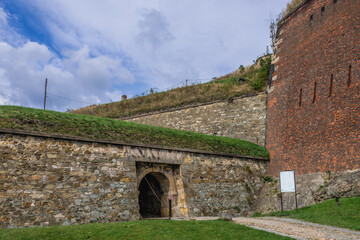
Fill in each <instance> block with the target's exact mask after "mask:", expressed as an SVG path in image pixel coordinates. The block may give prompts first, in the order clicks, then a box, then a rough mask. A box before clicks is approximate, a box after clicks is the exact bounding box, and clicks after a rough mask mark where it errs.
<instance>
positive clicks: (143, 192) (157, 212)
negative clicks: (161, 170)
mask: <svg viewBox="0 0 360 240" xmlns="http://www.w3.org/2000/svg"><path fill="white" fill-rule="evenodd" d="M139 191H140V194H139V206H140V215H141V216H142V217H143V218H150V217H161V195H162V191H161V187H160V183H159V181H158V180H157V179H156V177H154V176H153V175H151V174H150V173H149V174H147V175H146V176H145V177H144V178H143V179H142V180H141V182H140V185H139Z"/></svg>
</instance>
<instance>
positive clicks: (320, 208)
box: [262, 197, 360, 231]
mask: <svg viewBox="0 0 360 240" xmlns="http://www.w3.org/2000/svg"><path fill="white" fill-rule="evenodd" d="M262 216H277V217H281V216H286V217H290V218H295V219H300V220H304V221H308V222H314V223H318V224H325V225H330V226H334V227H343V228H350V229H354V230H358V231H360V197H352V198H340V204H339V206H338V207H337V206H336V204H335V200H334V199H331V200H327V201H324V202H321V203H317V204H315V205H312V206H307V207H303V208H300V209H299V211H298V212H296V210H293V211H284V212H275V213H269V214H264V215H262Z"/></svg>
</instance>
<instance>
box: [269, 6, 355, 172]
mask: <svg viewBox="0 0 360 240" xmlns="http://www.w3.org/2000/svg"><path fill="white" fill-rule="evenodd" d="M359 12H360V1H358V0H337V1H334V0H310V1H308V2H307V3H306V4H304V5H303V6H302V7H301V8H300V9H298V10H297V11H296V12H295V13H293V14H291V15H290V16H288V17H287V18H286V19H285V21H284V22H283V23H282V26H281V27H280V28H279V32H278V38H277V43H276V50H275V53H276V54H275V55H274V56H273V64H274V69H275V71H274V73H273V76H272V83H271V86H269V91H268V119H267V148H268V150H269V152H270V156H271V163H270V172H271V173H272V174H274V175H278V172H279V171H281V170H286V169H292V170H295V171H296V172H297V173H299V174H305V173H313V172H326V171H345V170H351V169H359V168H360V88H359V87H360V14H359Z"/></svg>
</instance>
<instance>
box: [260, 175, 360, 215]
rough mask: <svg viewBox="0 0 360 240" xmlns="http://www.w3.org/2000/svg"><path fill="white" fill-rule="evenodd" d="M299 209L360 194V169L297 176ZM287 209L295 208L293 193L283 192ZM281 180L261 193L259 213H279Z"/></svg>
mask: <svg viewBox="0 0 360 240" xmlns="http://www.w3.org/2000/svg"><path fill="white" fill-rule="evenodd" d="M296 191H297V200H298V206H299V207H304V206H308V205H312V204H315V203H317V202H320V201H324V200H327V199H331V198H335V197H337V196H338V197H351V196H358V195H360V170H354V171H347V172H327V173H311V174H301V175H297V176H296ZM283 204H284V205H283V206H284V210H292V209H295V195H294V193H283ZM280 206H281V203H280V183H279V179H276V178H275V179H274V180H273V181H272V182H267V183H266V184H265V185H264V188H263V190H262V192H261V194H260V201H259V206H258V209H257V211H259V212H262V213H267V212H274V211H280V210H281V208H280Z"/></svg>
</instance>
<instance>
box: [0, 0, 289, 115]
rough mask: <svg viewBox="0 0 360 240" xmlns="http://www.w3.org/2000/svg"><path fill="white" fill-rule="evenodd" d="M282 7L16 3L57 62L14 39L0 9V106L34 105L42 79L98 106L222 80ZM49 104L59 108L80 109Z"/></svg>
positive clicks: (142, 0) (255, 46) (245, 58)
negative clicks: (28, 13)
mask: <svg viewBox="0 0 360 240" xmlns="http://www.w3.org/2000/svg"><path fill="white" fill-rule="evenodd" d="M287 1H288V0H278V1H273V0H258V1H248V0H227V1H223V0H198V1H193V0H182V1H172V0H153V1H149V0H132V1H116V0H104V1H101V3H100V2H99V1H97V0H77V1H73V0H53V1H45V0H33V1H22V4H23V7H25V8H26V7H29V6H30V7H31V9H35V10H36V11H35V12H36V13H37V14H39V16H40V19H41V22H39V24H40V25H41V26H42V28H43V29H44V31H46V32H48V34H49V39H52V44H53V45H52V46H48V47H51V49H56V50H57V51H59V52H60V53H61V54H62V55H63V56H61V57H58V56H57V55H56V54H54V53H53V52H51V51H50V50H49V48H48V47H47V46H45V45H42V44H39V43H35V42H31V41H29V40H28V39H26V37H23V36H21V35H19V34H18V33H16V31H15V30H14V29H12V28H10V27H9V25H8V21H7V19H9V18H10V17H11V16H9V14H7V13H6V12H5V11H4V10H3V9H1V8H0V42H1V41H2V43H1V44H0V54H6V55H1V56H2V57H1V59H0V69H2V71H3V72H2V74H1V75H0V85H2V83H3V84H5V85H6V84H10V85H11V89H12V90H11V91H10V90H9V91H8V92H7V93H6V94H7V95H6V94H2V95H0V96H1V98H0V101H2V102H4V101H5V100H1V99H6V101H8V102H9V101H10V102H11V103H16V104H19V103H20V104H22V105H26V106H37V107H39V106H41V102H42V94H43V93H42V91H43V81H44V79H45V78H46V77H48V78H49V91H50V93H53V94H56V95H59V96H63V97H67V98H73V99H77V100H79V101H82V102H88V103H97V102H98V101H100V102H104V101H105V102H107V101H109V99H111V100H113V101H115V100H119V99H120V96H121V94H127V95H128V96H131V95H135V94H139V93H141V92H143V91H144V90H145V89H149V88H150V87H156V88H160V89H165V88H167V87H169V86H172V85H174V84H175V83H177V82H180V81H183V80H185V79H194V78H195V79H196V78H211V77H214V76H220V75H223V74H226V73H228V72H230V71H233V70H235V69H236V68H237V67H238V66H239V65H240V64H243V65H246V64H250V63H251V62H252V60H253V59H255V58H256V57H257V56H259V55H260V54H261V53H263V52H265V48H266V45H268V44H269V33H268V25H269V23H268V22H267V20H268V19H269V18H270V16H269V15H270V12H272V14H273V16H274V15H276V13H277V12H280V10H281V8H283V7H285V5H286V3H287ZM14 43H16V44H14ZM3 56H4V57H3ZM4 59H6V60H4ZM0 73H1V72H0ZM132 83H133V85H132V87H131V88H125V86H126V87H129V85H131V84H132ZM0 87H1V88H3V87H2V86H0ZM14 89H17V90H14ZM2 91H3V89H2ZM3 92H4V91H3ZM19 96H22V97H19ZM50 97H51V96H50ZM60 100H61V101H60ZM49 101H50V103H52V104H53V105H54V108H56V109H60V110H64V109H65V108H75V107H77V106H80V105H84V104H83V103H76V102H71V101H69V100H66V99H65V98H64V99H60V98H55V97H54V96H53V98H49ZM0 103H1V102H0Z"/></svg>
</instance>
